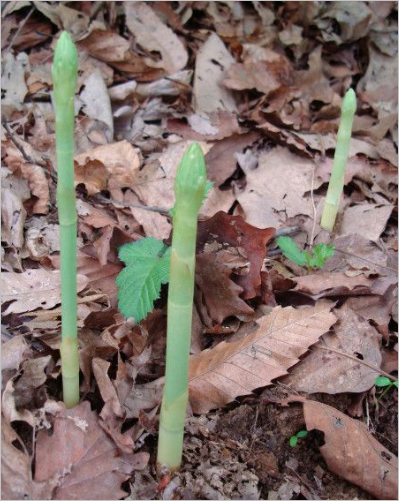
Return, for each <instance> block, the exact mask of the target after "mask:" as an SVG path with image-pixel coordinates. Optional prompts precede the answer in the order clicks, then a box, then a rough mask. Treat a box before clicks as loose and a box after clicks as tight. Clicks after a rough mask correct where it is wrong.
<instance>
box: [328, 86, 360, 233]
mask: <svg viewBox="0 0 399 501" xmlns="http://www.w3.org/2000/svg"><path fill="white" fill-rule="evenodd" d="M355 111H356V94H355V91H354V90H353V89H349V90H348V92H347V93H346V94H345V97H344V99H343V101H342V108H341V122H340V124H339V129H338V136H337V146H336V148H335V155H334V163H333V167H332V172H331V179H330V183H329V185H328V190H327V196H326V200H325V203H324V209H323V214H322V217H321V223H320V224H321V227H322V228H324V229H325V230H327V231H330V232H331V231H333V228H334V224H335V219H336V217H337V213H338V208H339V202H340V199H341V195H342V191H343V189H344V175H345V170H346V162H347V160H348V155H349V144H350V139H351V134H352V124H353V117H354V115H355Z"/></svg>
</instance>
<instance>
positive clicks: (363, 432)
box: [303, 400, 398, 499]
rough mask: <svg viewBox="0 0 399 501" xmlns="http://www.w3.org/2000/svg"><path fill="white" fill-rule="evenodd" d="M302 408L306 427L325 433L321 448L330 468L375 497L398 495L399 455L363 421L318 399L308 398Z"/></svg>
mask: <svg viewBox="0 0 399 501" xmlns="http://www.w3.org/2000/svg"><path fill="white" fill-rule="evenodd" d="M303 410H304V415H305V421H306V428H307V430H308V431H311V430H314V429H317V430H320V431H322V432H323V433H324V440H325V445H323V446H321V447H320V451H321V454H322V456H323V458H324V459H325V461H326V463H327V465H328V468H329V469H330V471H332V472H333V473H335V474H336V475H339V476H341V477H343V478H344V479H345V480H348V481H349V482H352V483H354V484H356V485H358V486H360V487H361V488H362V489H364V490H365V491H367V492H369V493H371V494H372V495H373V496H375V497H376V498H377V499H397V495H398V494H397V493H398V458H397V457H396V456H395V455H394V454H392V453H391V452H389V451H388V450H387V449H386V448H385V447H383V446H382V445H381V444H380V443H379V442H378V441H377V440H376V439H375V438H374V437H373V436H372V435H371V433H369V432H368V431H367V429H366V427H365V425H364V424H363V423H361V422H360V421H356V420H355V419H352V418H350V417H348V416H346V415H345V414H343V413H342V412H340V411H338V410H337V409H334V408H333V407H330V406H328V405H325V404H321V403H319V402H314V401H309V400H308V401H306V402H304V404H303Z"/></svg>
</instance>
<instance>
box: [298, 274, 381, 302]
mask: <svg viewBox="0 0 399 501" xmlns="http://www.w3.org/2000/svg"><path fill="white" fill-rule="evenodd" d="M293 281H294V282H296V287H295V289H294V290H295V291H298V292H301V293H304V294H309V295H310V296H312V297H314V298H317V299H319V298H320V297H327V296H348V295H349V296H353V295H356V294H368V293H370V287H371V285H372V284H373V280H371V279H370V278H367V277H366V276H365V275H363V274H358V275H355V276H347V275H345V274H344V273H317V274H313V275H305V276H303V277H295V278H293Z"/></svg>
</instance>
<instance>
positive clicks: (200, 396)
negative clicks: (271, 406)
mask: <svg viewBox="0 0 399 501" xmlns="http://www.w3.org/2000/svg"><path fill="white" fill-rule="evenodd" d="M331 308H332V303H329V302H325V301H320V302H319V303H316V305H315V306H314V307H306V308H303V309H300V310H295V309H294V308H292V307H288V308H281V307H279V306H278V307H276V308H274V310H273V311H272V313H271V314H270V315H267V316H264V317H262V318H260V319H259V320H258V322H257V324H256V326H255V329H254V330H253V331H252V332H250V333H249V334H247V335H246V336H245V337H244V338H243V339H240V340H238V341H232V342H230V343H226V342H222V343H219V344H218V345H217V346H216V347H215V348H212V349H210V350H205V351H203V352H201V353H200V354H199V355H196V356H194V357H192V358H191V360H190V371H189V391H190V403H191V407H192V409H193V412H194V413H198V414H201V413H206V412H208V411H209V410H211V409H215V408H218V407H222V406H224V405H226V404H228V403H229V402H231V401H232V400H235V398H236V397H238V396H240V395H248V394H250V393H251V392H252V391H253V390H254V389H255V388H260V387H263V386H268V385H270V384H271V383H272V380H273V379H275V378H277V377H281V376H284V375H286V374H287V371H288V369H289V368H290V367H292V366H293V365H295V364H296V363H297V362H298V361H299V357H300V356H301V355H303V354H304V353H305V352H306V351H307V350H308V348H309V346H311V345H312V344H314V343H316V342H317V341H318V340H319V338H320V336H321V335H322V334H324V333H325V332H327V331H328V330H329V328H330V327H331V326H332V325H333V324H334V323H335V322H336V317H335V316H334V314H333V313H331V312H330V310H331Z"/></svg>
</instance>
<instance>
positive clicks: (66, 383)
mask: <svg viewBox="0 0 399 501" xmlns="http://www.w3.org/2000/svg"><path fill="white" fill-rule="evenodd" d="M77 75H78V55H77V51H76V47H75V44H74V43H73V42H72V40H71V38H70V36H69V34H68V33H66V32H65V31H64V32H63V33H62V34H61V36H60V38H59V40H58V42H57V46H56V49H55V54H54V62H53V93H54V103H55V117H56V151H57V175H58V182H57V205H58V214H59V222H60V261H61V262H60V268H61V312H62V341H61V348H60V350H61V361H62V385H63V398H64V403H65V405H66V406H67V407H73V406H75V405H76V404H77V403H79V359H78V341H77V285H76V272H77V267H76V232H77V214H76V200H75V187H74V166H73V130H74V96H75V88H76V82H77Z"/></svg>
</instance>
